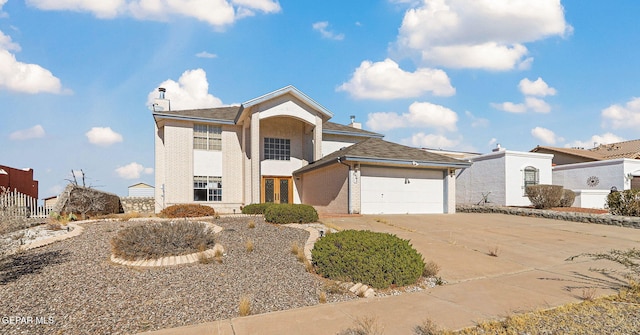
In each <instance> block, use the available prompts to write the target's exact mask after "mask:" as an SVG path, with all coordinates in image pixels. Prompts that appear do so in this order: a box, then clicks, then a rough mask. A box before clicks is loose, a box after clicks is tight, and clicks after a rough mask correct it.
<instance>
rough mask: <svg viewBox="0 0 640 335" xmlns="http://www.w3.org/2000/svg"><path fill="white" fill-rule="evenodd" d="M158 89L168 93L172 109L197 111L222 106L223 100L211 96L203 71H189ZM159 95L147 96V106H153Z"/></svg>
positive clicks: (150, 93) (166, 95)
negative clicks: (163, 89) (162, 88)
mask: <svg viewBox="0 0 640 335" xmlns="http://www.w3.org/2000/svg"><path fill="white" fill-rule="evenodd" d="M158 87H164V88H165V89H166V90H167V91H166V93H165V98H167V99H169V100H170V101H171V109H176V110H179V109H197V108H213V107H220V106H222V105H223V104H222V100H220V99H219V98H216V97H214V96H213V95H211V94H209V82H208V81H207V73H206V72H205V71H204V70H203V69H195V70H187V71H185V72H184V73H182V75H181V76H180V78H179V79H178V81H177V82H176V81H173V80H171V79H168V80H165V81H163V82H162V83H160V85H158ZM157 97H158V93H157V92H156V91H155V90H154V91H151V92H149V94H148V96H147V105H149V106H151V104H153V101H154V99H155V98H157Z"/></svg>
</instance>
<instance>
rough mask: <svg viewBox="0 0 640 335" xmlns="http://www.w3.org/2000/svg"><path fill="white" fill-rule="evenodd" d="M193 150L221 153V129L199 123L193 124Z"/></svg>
mask: <svg viewBox="0 0 640 335" xmlns="http://www.w3.org/2000/svg"><path fill="white" fill-rule="evenodd" d="M193 149H194V150H207V151H222V127H221V126H214V125H208V124H201V123H196V124H194V125H193Z"/></svg>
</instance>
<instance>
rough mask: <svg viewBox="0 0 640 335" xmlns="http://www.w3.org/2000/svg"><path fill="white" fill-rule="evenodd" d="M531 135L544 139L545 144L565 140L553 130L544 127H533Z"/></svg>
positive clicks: (553, 143)
mask: <svg viewBox="0 0 640 335" xmlns="http://www.w3.org/2000/svg"><path fill="white" fill-rule="evenodd" d="M531 135H532V136H533V137H535V138H536V139H538V140H540V141H542V142H543V143H544V144H549V145H555V144H556V143H557V142H563V141H564V139H563V138H562V137H558V136H557V135H556V134H555V133H554V132H553V131H551V130H549V129H547V128H542V127H535V128H533V129H531Z"/></svg>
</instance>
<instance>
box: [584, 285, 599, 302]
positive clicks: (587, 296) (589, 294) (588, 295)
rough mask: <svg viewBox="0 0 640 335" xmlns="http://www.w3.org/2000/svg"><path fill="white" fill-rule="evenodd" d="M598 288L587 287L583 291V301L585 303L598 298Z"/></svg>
mask: <svg viewBox="0 0 640 335" xmlns="http://www.w3.org/2000/svg"><path fill="white" fill-rule="evenodd" d="M596 292H597V291H596V288H595V287H586V288H583V289H582V297H581V298H582V300H584V301H593V299H595V298H596Z"/></svg>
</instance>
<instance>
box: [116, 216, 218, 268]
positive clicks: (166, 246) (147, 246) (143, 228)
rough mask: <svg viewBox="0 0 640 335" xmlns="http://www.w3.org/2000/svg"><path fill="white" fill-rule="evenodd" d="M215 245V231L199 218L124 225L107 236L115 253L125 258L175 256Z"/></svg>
mask: <svg viewBox="0 0 640 335" xmlns="http://www.w3.org/2000/svg"><path fill="white" fill-rule="evenodd" d="M214 245H215V235H214V233H213V231H212V230H211V229H209V228H208V227H207V226H206V225H205V224H204V223H201V222H188V221H185V222H161V223H147V224H142V225H137V226H132V227H129V228H125V229H123V230H121V231H119V232H118V234H117V235H116V236H114V237H113V238H112V239H111V249H112V252H113V254H114V255H115V256H116V257H119V258H122V259H126V260H136V259H152V258H160V257H165V256H178V255H185V254H190V253H194V252H197V251H199V250H206V249H209V248H212V247H213V246H214Z"/></svg>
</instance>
